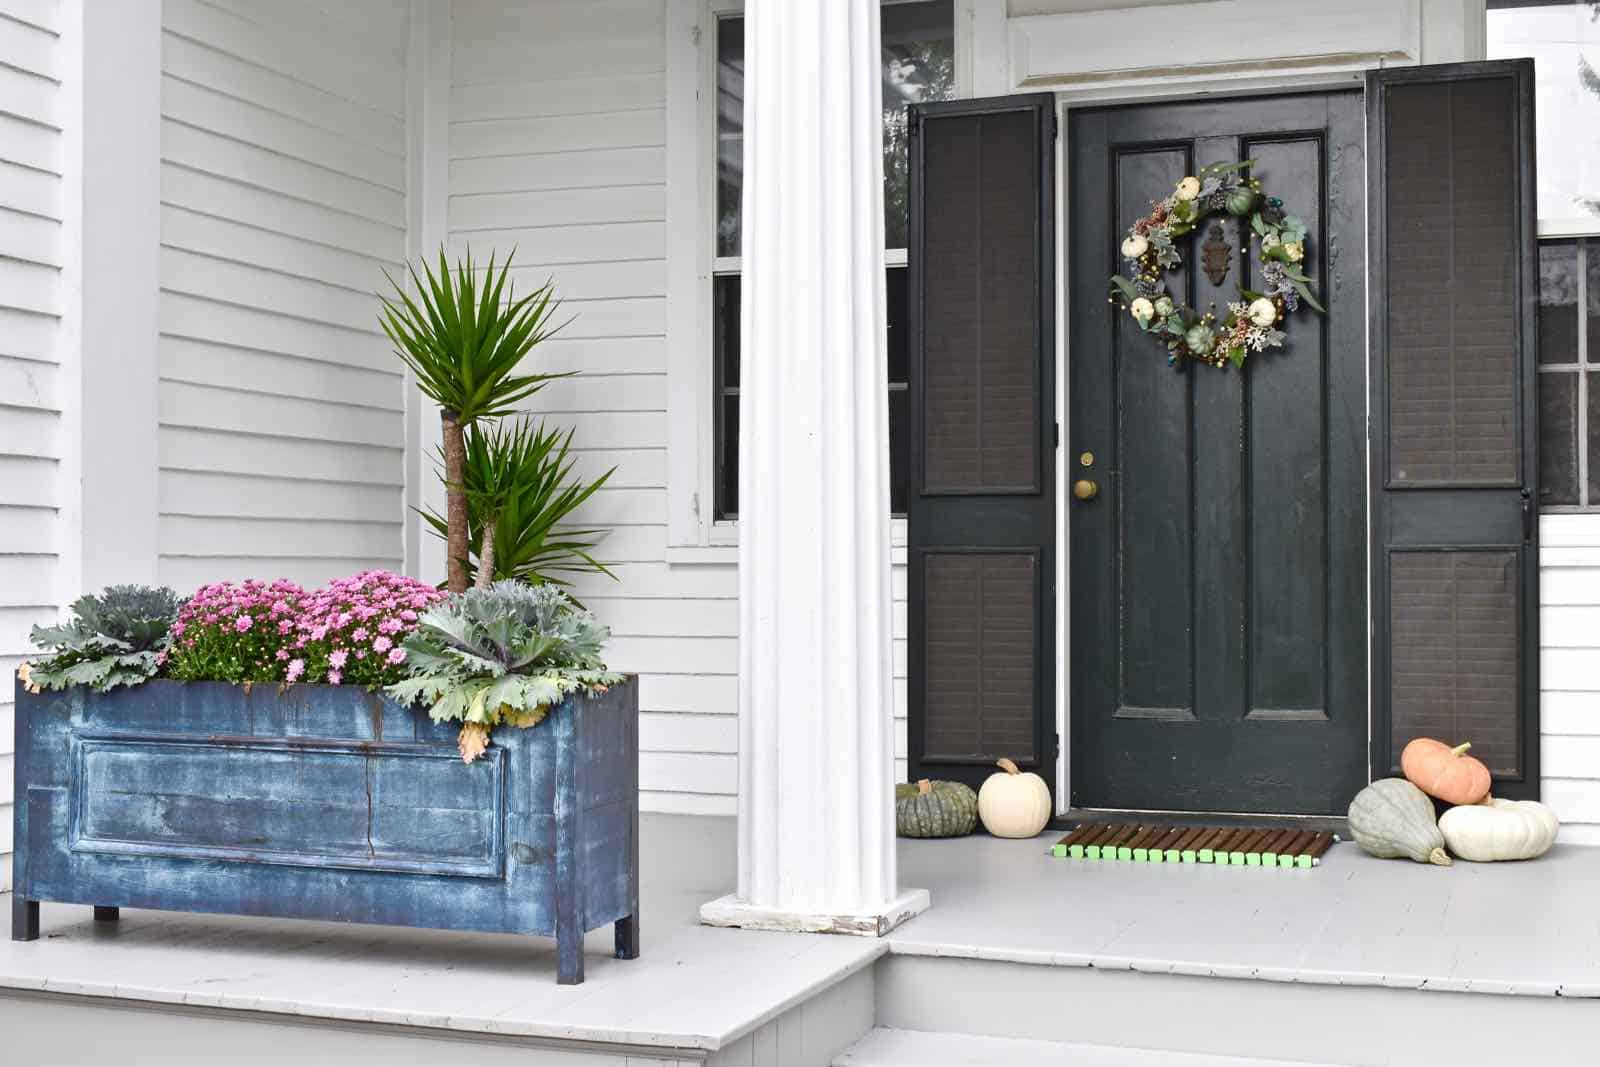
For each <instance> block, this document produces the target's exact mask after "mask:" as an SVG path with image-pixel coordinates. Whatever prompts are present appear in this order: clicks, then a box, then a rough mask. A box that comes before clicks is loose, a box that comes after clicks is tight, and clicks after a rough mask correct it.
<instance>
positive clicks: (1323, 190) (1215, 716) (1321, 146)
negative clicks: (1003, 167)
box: [1062, 92, 1368, 814]
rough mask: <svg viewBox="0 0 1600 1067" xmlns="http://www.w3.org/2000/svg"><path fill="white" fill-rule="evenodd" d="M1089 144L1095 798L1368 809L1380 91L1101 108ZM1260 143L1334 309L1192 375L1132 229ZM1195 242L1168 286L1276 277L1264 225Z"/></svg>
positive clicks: (1075, 435) (1078, 519)
mask: <svg viewBox="0 0 1600 1067" xmlns="http://www.w3.org/2000/svg"><path fill="white" fill-rule="evenodd" d="M1069 153H1070V169H1071V179H1070V181H1071V185H1070V190H1069V201H1068V202H1069V203H1070V205H1071V208H1070V211H1071V215H1070V227H1069V231H1068V232H1069V241H1070V255H1071V261H1070V265H1071V272H1070V274H1071V283H1070V311H1071V326H1070V329H1071V333H1070V348H1069V353H1068V365H1069V373H1070V379H1069V381H1070V394H1069V395H1070V403H1071V421H1070V423H1069V426H1068V432H1067V441H1064V442H1063V445H1064V446H1066V451H1065V453H1064V455H1063V460H1062V461H1063V462H1064V463H1067V464H1068V474H1067V479H1068V481H1069V482H1076V481H1079V480H1082V481H1088V482H1092V483H1094V485H1095V486H1096V487H1097V489H1098V492H1097V493H1096V494H1095V495H1094V496H1092V497H1091V498H1089V499H1078V498H1077V497H1076V496H1071V497H1069V500H1068V527H1069V531H1070V542H1071V544H1070V548H1071V584H1070V587H1069V590H1068V594H1067V595H1068V596H1069V597H1070V598H1071V609H1070V610H1071V614H1070V618H1071V660H1070V670H1069V673H1070V677H1071V712H1070V718H1071V723H1072V729H1071V739H1070V740H1071V792H1072V802H1073V805H1074V806H1075V807H1087V808H1113V809H1153V810H1178V811H1237V812H1276V813H1300V814H1327V813H1337V812H1343V811H1344V809H1345V807H1346V806H1347V805H1348V804H1349V801H1350V798H1351V797H1352V796H1353V795H1354V794H1355V792H1356V791H1357V790H1359V789H1360V788H1361V786H1362V785H1363V784H1364V783H1365V782H1366V779H1367V722H1368V711H1367V643H1366V637H1367V594H1366V579H1367V576H1366V551H1365V541H1366V510H1365V500H1364V494H1365V484H1364V474H1363V472H1364V464H1365V445H1364V438H1365V427H1366V401H1365V394H1364V390H1365V382H1366V366H1365V361H1366V354H1365V328H1366V320H1365V316H1366V281H1365V258H1366V251H1365V231H1364V224H1365V212H1364V200H1365V171H1364V162H1363V160H1364V153H1363V122H1362V96H1361V94H1360V93H1359V92H1339V93H1317V94H1299V95H1293V96H1278V97H1257V98H1249V99H1238V100H1226V101H1207V102H1202V103H1183V104H1160V105H1151V106H1142V107H1127V108H1104V109H1092V110H1082V111H1077V112H1074V113H1073V115H1072V120H1071V126H1070V141H1069ZM1245 159H1253V160H1255V161H1256V165H1255V168H1254V171H1253V173H1254V175H1255V176H1256V177H1258V178H1259V179H1261V181H1262V182H1263V183H1264V185H1265V187H1266V192H1267V194H1268V195H1271V196H1277V197H1280V198H1282V200H1283V201H1284V206H1285V209H1286V210H1287V211H1288V212H1289V213H1290V214H1293V215H1297V216H1299V217H1300V218H1302V219H1304V220H1305V222H1306V224H1307V228H1308V234H1309V235H1308V239H1307V252H1306V271H1307V273H1308V274H1309V275H1310V276H1311V277H1312V279H1313V280H1314V284H1315V287H1316V289H1317V291H1318V293H1319V294H1320V296H1321V299H1322V302H1323V303H1324V304H1325V305H1326V307H1327V315H1326V316H1321V315H1318V314H1316V313H1315V312H1313V311H1311V310H1310V309H1306V308H1302V309H1301V310H1300V311H1299V312H1298V313H1297V314H1295V315H1294V316H1293V317H1292V319H1291V320H1290V323H1289V325H1288V327H1287V332H1288V341H1287V343H1286V345H1285V347H1283V348H1282V349H1277V350H1269V351H1268V352H1266V353H1263V354H1259V355H1255V356H1252V357H1250V359H1249V360H1248V362H1247V363H1246V365H1245V367H1244V368H1243V369H1242V370H1233V369H1227V370H1217V369H1214V368H1211V367H1205V366H1200V365H1193V364H1191V365H1188V366H1184V367H1180V368H1173V367H1170V366H1168V364H1167V359H1166V351H1165V348H1164V347H1163V346H1162V345H1160V344H1159V343H1158V342H1157V341H1156V340H1155V339H1154V338H1153V337H1151V336H1148V335H1145V334H1143V333H1141V332H1140V331H1139V329H1138V328H1137V326H1136V324H1135V323H1134V322H1133V320H1132V319H1131V318H1130V317H1129V316H1128V314H1127V312H1125V311H1122V310H1121V309H1120V308H1118V307H1116V306H1115V305H1112V304H1109V303H1108V302H1107V295H1108V294H1107V279H1108V277H1109V276H1110V275H1111V274H1113V273H1120V272H1121V257H1120V253H1119V251H1118V248H1119V245H1120V242H1121V240H1122V238H1123V236H1124V234H1125V233H1126V232H1127V230H1128V228H1129V226H1131V225H1132V224H1133V222H1134V221H1135V220H1136V219H1138V218H1139V217H1140V216H1142V215H1144V214H1145V213H1147V212H1148V211H1149V209H1150V202H1151V201H1152V200H1155V199H1159V198H1162V197H1165V196H1167V195H1168V194H1169V193H1171V192H1172V190H1173V187H1174V185H1175V184H1176V183H1177V182H1178V181H1179V180H1180V179H1181V178H1183V177H1184V176H1185V175H1189V174H1193V173H1195V171H1196V170H1197V169H1199V168H1200V167H1202V166H1204V165H1206V164H1209V163H1218V162H1232V161H1239V160H1245ZM1185 241H1187V243H1186V244H1184V243H1181V242H1180V251H1181V253H1182V256H1183V266H1182V267H1181V268H1179V269H1178V270H1175V271H1172V272H1170V273H1169V275H1168V289H1169V291H1170V292H1172V293H1173V294H1174V295H1181V296H1182V297H1183V298H1184V299H1186V300H1187V301H1188V302H1189V303H1190V304H1191V305H1192V306H1194V307H1196V308H1199V309H1204V308H1205V307H1206V306H1207V305H1209V304H1213V303H1214V304H1216V306H1217V310H1218V316H1219V318H1220V317H1221V314H1222V311H1223V309H1224V307H1225V305H1226V304H1227V303H1228V302H1229V301H1231V300H1236V299H1238V297H1237V291H1238V289H1239V288H1240V286H1243V287H1245V288H1256V287H1258V286H1259V283H1258V282H1257V281H1255V279H1256V278H1257V277H1258V276H1259V275H1258V270H1257V265H1256V263H1255V261H1254V260H1253V258H1252V253H1253V246H1252V242H1251V241H1250V239H1249V234H1248V230H1247V229H1246V231H1245V232H1241V224H1240V223H1239V222H1238V221H1236V220H1233V219H1224V220H1222V223H1221V229H1220V231H1218V232H1213V230H1212V227H1211V224H1210V222H1209V221H1208V222H1207V224H1205V225H1203V226H1201V227H1200V228H1199V229H1198V230H1197V231H1196V232H1195V233H1194V234H1193V235H1192V236H1191V237H1190V238H1187V239H1185ZM1224 246H1226V247H1224ZM1224 269H1225V270H1224Z"/></svg>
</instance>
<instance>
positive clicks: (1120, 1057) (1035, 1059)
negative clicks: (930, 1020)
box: [833, 1027, 1335, 1067]
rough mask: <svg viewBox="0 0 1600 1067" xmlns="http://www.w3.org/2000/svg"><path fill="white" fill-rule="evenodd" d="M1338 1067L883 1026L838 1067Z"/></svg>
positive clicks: (839, 1060)
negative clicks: (1026, 1066)
mask: <svg viewBox="0 0 1600 1067" xmlns="http://www.w3.org/2000/svg"><path fill="white" fill-rule="evenodd" d="M1019 1064H1027V1065H1028V1067H1335V1065H1333V1064H1320V1065H1319V1064H1315V1063H1310V1062H1308V1061H1305V1060H1300V1061H1296V1062H1293V1063H1291V1062H1290V1061H1288V1060H1261V1059H1240V1058H1239V1057H1237V1056H1212V1055H1206V1054H1204V1053H1197V1052H1167V1051H1161V1050H1158V1049H1139V1048H1115V1047H1112V1046H1110V1045H1084V1044H1079V1043H1078V1042H1075V1041H1074V1042H1063V1041H1031V1040H1027V1039H1023V1038H1015V1037H982V1036H980V1035H978V1034H952V1033H941V1032H938V1031H931V1030H892V1029H889V1028H887V1027H878V1028H877V1029H874V1030H869V1031H867V1035H866V1036H865V1037H863V1038H862V1039H861V1040H860V1041H858V1042H856V1043H855V1044H854V1045H852V1046H850V1047H849V1048H847V1049H845V1050H844V1052H842V1053H840V1054H839V1056H838V1057H837V1058H836V1059H835V1060H834V1061H833V1067H1017V1065H1019Z"/></svg>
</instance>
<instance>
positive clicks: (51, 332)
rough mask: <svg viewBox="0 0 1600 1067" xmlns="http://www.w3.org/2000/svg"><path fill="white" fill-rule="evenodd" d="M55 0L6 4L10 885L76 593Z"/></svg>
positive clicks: (0, 624)
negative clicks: (69, 585)
mask: <svg viewBox="0 0 1600 1067" xmlns="http://www.w3.org/2000/svg"><path fill="white" fill-rule="evenodd" d="M63 29H64V26H63V20H62V18H61V13H60V11H59V10H58V9H57V6H56V5H55V4H54V3H51V2H46V0H0V99H3V100H4V101H5V102H6V103H5V105H4V108H3V113H0V669H3V670H4V672H5V676H6V683H5V684H4V685H3V686H0V891H3V890H5V889H8V888H10V885H11V856H10V853H11V801H12V796H11V793H12V780H11V779H12V766H11V765H12V717H13V715H14V707H13V704H12V689H11V684H10V677H11V675H12V674H13V673H14V672H15V671H16V669H17V667H18V665H20V664H21V662H22V657H23V656H24V655H25V654H26V653H27V651H28V647H29V646H28V631H29V629H30V628H31V627H32V626H33V625H35V624H36V623H48V622H51V621H53V620H54V619H55V617H56V611H57V607H58V605H59V604H60V603H61V602H62V600H63V596H64V586H65V582H64V581H63V569H64V563H63V559H62V556H63V554H64V553H66V552H67V551H68V549H67V547H66V541H67V538H66V536H65V535H64V532H63V529H62V523H63V519H62V505H63V502H64V496H65V486H64V485H63V478H62V474H61V467H62V460H63V458H64V453H65V449H66V434H65V433H64V431H63V419H62V406H63V404H64V402H65V401H64V395H65V393H66V392H67V391H68V388H69V384H68V382H67V379H68V376H69V375H70V364H71V363H72V361H73V359H74V355H73V353H72V352H71V350H70V346H69V345H68V344H67V342H66V336H65V329H64V327H63V324H62V318H63V310H64V307H65V305H66V302H67V294H66V291H65V287H64V285H63V282H62V268H63V266H64V264H65V262H66V243H67V242H66V238H65V236H64V235H63V229H64V220H65V219H66V218H67V203H68V196H67V190H66V188H65V182H64V180H63V172H64V170H65V165H64V158H65V155H66V151H67V149H66V144H65V136H64V132H63V131H64V128H65V126H66V124H67V121H68V120H67V112H68V110H69V107H68V99H67V90H66V89H65V88H64V84H65V83H66V82H67V80H68V78H67V67H68V64H69V59H68V49H69V48H70V47H71V42H70V40H69V41H66V42H64V41H63V40H62V31H63Z"/></svg>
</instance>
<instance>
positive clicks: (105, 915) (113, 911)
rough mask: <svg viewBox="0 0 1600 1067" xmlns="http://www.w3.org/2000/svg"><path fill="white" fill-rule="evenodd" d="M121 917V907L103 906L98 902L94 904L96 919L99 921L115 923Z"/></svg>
mask: <svg viewBox="0 0 1600 1067" xmlns="http://www.w3.org/2000/svg"><path fill="white" fill-rule="evenodd" d="M120 918H122V909H121V908H102V907H101V906H100V905H98V904H96V905H95V906H94V921H95V922H97V923H114V922H116V921H117V920H118V919H120Z"/></svg>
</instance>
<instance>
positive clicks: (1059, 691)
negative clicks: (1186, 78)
mask: <svg viewBox="0 0 1600 1067" xmlns="http://www.w3.org/2000/svg"><path fill="white" fill-rule="evenodd" d="M1208 84H1210V83H1205V82H1202V83H1200V88H1199V90H1198V91H1191V92H1186V93H1174V92H1173V91H1172V88H1173V87H1172V86H1171V85H1148V86H1134V87H1129V88H1128V89H1127V90H1126V91H1125V92H1120V93H1116V94H1112V95H1106V94H1104V92H1103V91H1100V92H1096V91H1092V90H1079V91H1072V90H1057V92H1056V94H1055V97H1056V124H1057V129H1058V130H1061V131H1063V132H1064V131H1066V130H1068V129H1069V128H1070V126H1069V124H1068V119H1069V117H1070V113H1071V112H1072V111H1073V110H1075V109H1080V108H1104V107H1116V106H1119V105H1128V104H1157V103H1172V104H1178V103H1192V102H1196V101H1201V100H1219V99H1230V100H1232V99H1246V98H1249V97H1253V96H1281V95H1283V94H1286V93H1318V92H1335V91H1341V90H1342V91H1349V90H1350V89H1358V90H1360V91H1362V92H1363V93H1365V91H1366V71H1365V70H1355V71H1341V72H1335V73H1329V74H1328V75H1326V76H1312V77H1309V78H1308V77H1306V76H1305V75H1287V76H1285V77H1282V78H1265V79H1263V80H1262V81H1260V82H1256V83H1252V84H1251V85H1250V86H1248V87H1234V86H1228V85H1227V84H1226V83H1218V87H1217V88H1216V89H1215V90H1212V89H1208V88H1206V86H1207V85H1208ZM1069 141H1070V138H1068V137H1066V136H1058V137H1056V145H1055V150H1056V190H1055V194H1056V211H1055V215H1056V264H1055V273H1056V282H1055V289H1056V368H1055V371H1056V374H1055V379H1056V380H1055V389H1056V396H1055V404H1056V418H1057V425H1058V426H1059V427H1060V439H1059V441H1058V443H1057V446H1056V450H1057V452H1058V453H1059V454H1058V455H1057V457H1056V471H1055V477H1056V486H1055V493H1056V597H1055V600H1056V603H1055V609H1056V738H1057V743H1056V775H1055V782H1054V785H1055V798H1056V803H1055V808H1056V810H1055V815H1056V817H1057V818H1062V817H1065V816H1066V815H1068V813H1069V812H1071V811H1072V810H1074V809H1073V807H1072V777H1071V776H1072V719H1071V715H1072V706H1071V701H1072V690H1071V685H1070V682H1069V677H1068V671H1069V670H1070V667H1071V663H1070V660H1071V656H1072V629H1071V624H1072V619H1071V615H1072V613H1071V611H1070V608H1069V605H1070V603H1071V595H1072V544H1071V530H1070V529H1069V527H1068V523H1069V521H1070V518H1069V511H1070V509H1069V508H1068V506H1067V505H1068V503H1069V502H1070V499H1071V496H1070V494H1069V493H1068V492H1067V485H1068V482H1069V480H1070V479H1069V473H1070V471H1069V469H1070V468H1071V466H1072V463H1071V462H1070V450H1065V451H1064V450H1063V448H1062V444H1061V443H1060V442H1070V441H1071V425H1070V423H1071V415H1072V408H1071V406H1070V399H1071V398H1070V396H1069V395H1068V393H1067V382H1068V378H1069V374H1070V366H1069V361H1070V359H1071V356H1072V353H1071V342H1070V336H1071V333H1072V307H1071V300H1070V298H1069V297H1070V294H1069V290H1070V287H1071V281H1072V278H1071V263H1070V257H1069V256H1068V253H1067V249H1068V241H1069V240H1070V238H1071V233H1070V231H1069V226H1070V212H1071V203H1070V201H1069V197H1068V195H1067V194H1068V185H1069V184H1070V179H1071V170H1070V166H1071V157H1070V156H1069V154H1068V142H1069ZM1372 268H1373V259H1372V249H1371V248H1368V249H1367V260H1366V262H1365V263H1363V264H1362V269H1363V270H1364V271H1365V272H1366V275H1367V277H1368V279H1371V277H1372ZM1370 300H1371V297H1370V294H1369V297H1368V301H1369V304H1370ZM1363 344H1364V346H1365V349H1364V355H1365V359H1366V366H1367V373H1368V376H1369V380H1370V375H1371V368H1372V341H1371V336H1370V334H1367V335H1365V336H1364V337H1363ZM1367 415H1368V420H1367V421H1368V430H1367V436H1366V440H1365V442H1364V448H1365V451H1366V453H1367V455H1368V456H1369V457H1370V455H1371V451H1372V433H1371V399H1370V397H1369V398H1368V412H1367ZM1369 478H1370V475H1369ZM1365 490H1366V492H1367V495H1368V499H1369V500H1370V498H1371V490H1372V487H1371V485H1370V484H1368V485H1366V486H1365ZM1371 541H1372V514H1371V508H1368V509H1367V537H1366V542H1367V553H1366V575H1367V577H1366V580H1367V584H1368V586H1369V588H1370V585H1371V581H1372V550H1371ZM1372 611H1373V605H1372V601H1371V598H1370V597H1369V598H1368V602H1367V623H1368V626H1369V628H1370V627H1371V624H1372V619H1373V615H1372ZM1372 682H1373V678H1372V661H1371V657H1370V656H1369V657H1368V660H1367V686H1366V693H1367V750H1368V753H1369V755H1368V761H1367V778H1368V780H1369V781H1370V780H1371V778H1372V762H1371V755H1370V752H1371V749H1372V716H1373V702H1372ZM1077 810H1083V809H1077ZM1093 810H1095V811H1104V812H1112V811H1116V810H1120V809H1109V808H1095V809H1093ZM1262 817H1264V818H1276V817H1278V816H1276V815H1267V816H1262Z"/></svg>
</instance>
